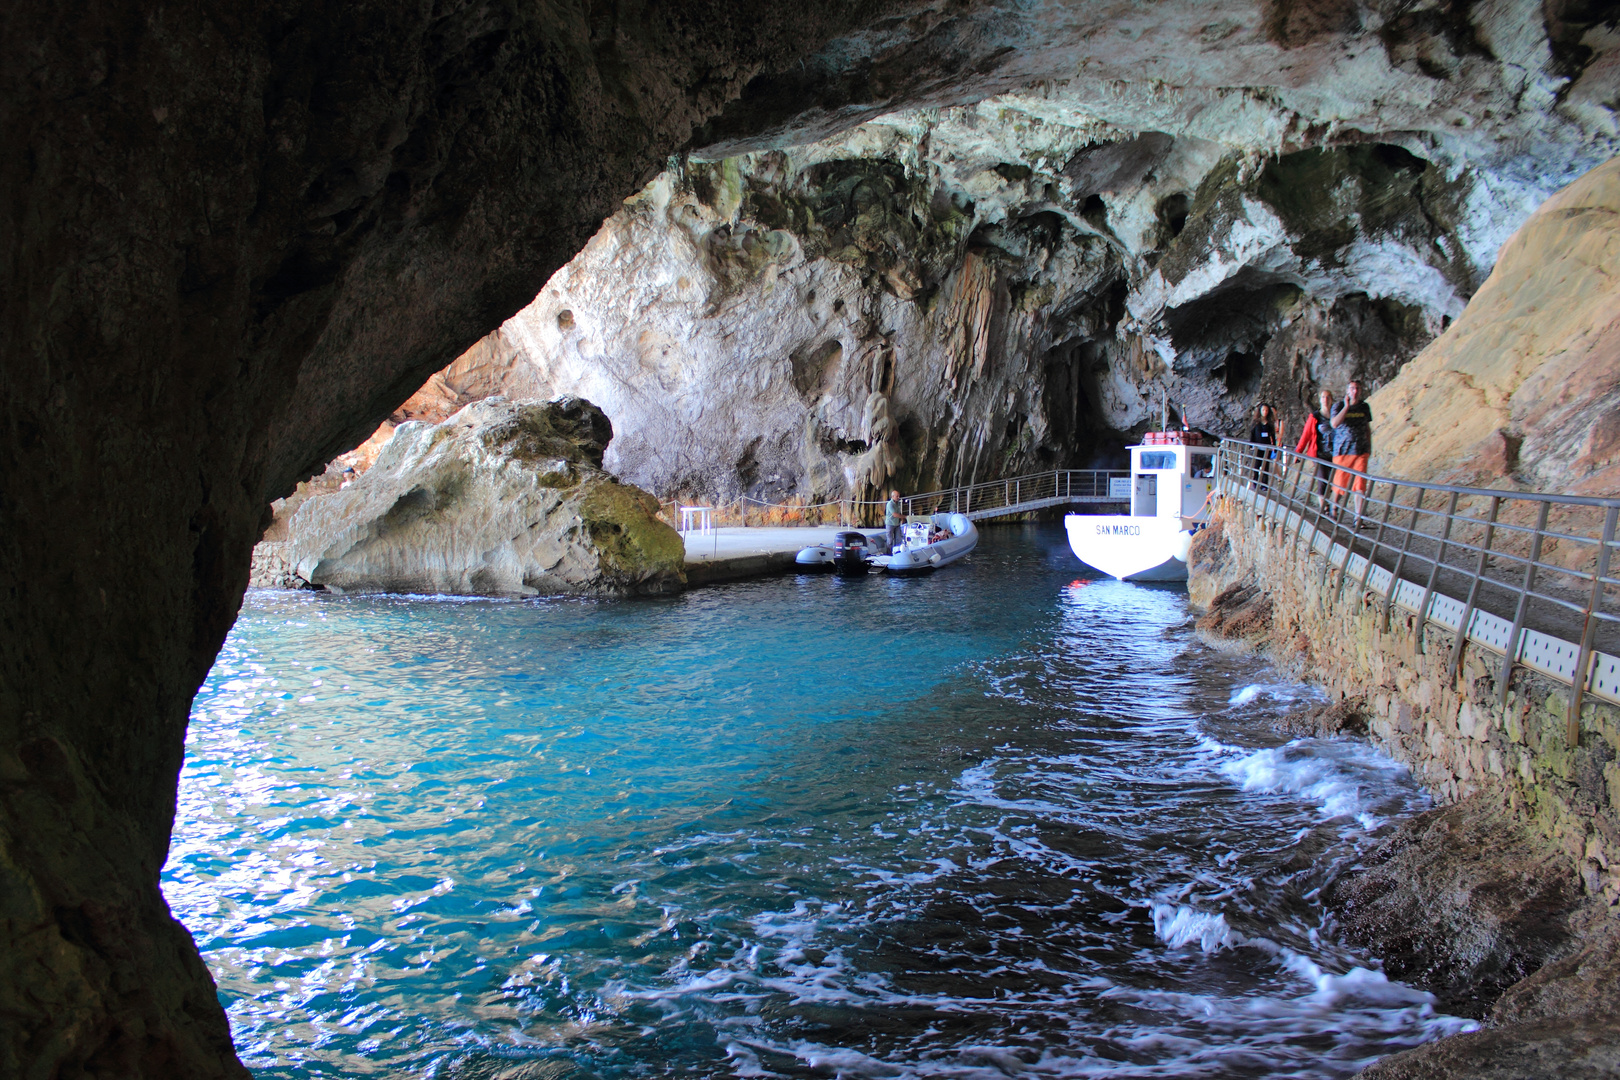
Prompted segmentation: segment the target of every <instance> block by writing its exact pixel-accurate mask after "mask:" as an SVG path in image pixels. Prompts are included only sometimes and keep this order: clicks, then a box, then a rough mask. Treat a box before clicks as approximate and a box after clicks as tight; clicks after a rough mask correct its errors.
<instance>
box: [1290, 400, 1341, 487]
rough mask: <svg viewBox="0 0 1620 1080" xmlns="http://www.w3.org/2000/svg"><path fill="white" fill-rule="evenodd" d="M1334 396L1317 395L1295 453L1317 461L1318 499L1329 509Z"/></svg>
mask: <svg viewBox="0 0 1620 1080" xmlns="http://www.w3.org/2000/svg"><path fill="white" fill-rule="evenodd" d="M1332 415H1333V395H1332V393H1330V392H1329V391H1327V390H1323V391H1322V392H1321V393H1319V394H1317V395H1316V408H1315V409H1312V410H1311V415H1310V416H1308V417H1306V418H1305V427H1304V429H1303V430H1302V431H1300V433H1299V442H1298V443H1296V444H1295V445H1294V453H1296V454H1304V455H1305V456H1306V457H1313V458H1315V459H1316V497H1317V499H1318V500H1320V501H1321V504H1322V508H1323V509H1324V510H1325V509H1327V505H1328V485H1329V483H1330V482H1331V481H1332V479H1333V421H1332V420H1331V419H1329V418H1330V417H1331V416H1332Z"/></svg>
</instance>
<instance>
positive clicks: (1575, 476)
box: [1371, 159, 1620, 495]
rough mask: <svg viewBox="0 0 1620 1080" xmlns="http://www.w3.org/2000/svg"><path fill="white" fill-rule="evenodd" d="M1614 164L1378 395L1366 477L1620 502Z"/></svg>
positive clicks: (1618, 174)
mask: <svg viewBox="0 0 1620 1080" xmlns="http://www.w3.org/2000/svg"><path fill="white" fill-rule="evenodd" d="M1617 279H1620V159H1615V160H1612V161H1609V162H1608V163H1606V164H1604V165H1601V166H1599V167H1598V168H1596V169H1593V170H1592V171H1591V172H1590V173H1588V174H1587V175H1585V176H1583V177H1581V178H1580V179H1579V180H1577V181H1576V182H1575V183H1573V184H1571V185H1570V186H1569V187H1567V188H1566V189H1564V190H1563V191H1562V192H1560V193H1558V194H1557V195H1555V196H1554V197H1553V198H1551V199H1549V200H1547V202H1546V203H1545V204H1543V205H1542V207H1541V209H1539V210H1538V211H1536V213H1535V214H1534V215H1533V216H1532V217H1531V218H1530V219H1529V220H1528V221H1526V222H1525V224H1524V225H1523V226H1522V227H1521V228H1520V229H1519V231H1518V232H1516V233H1515V234H1514V235H1513V237H1512V239H1510V240H1509V241H1508V242H1507V243H1506V244H1505V245H1504V246H1503V248H1502V253H1501V256H1500V257H1499V258H1498V260H1497V263H1496V268H1495V270H1493V271H1492V273H1491V276H1490V278H1489V279H1488V280H1487V281H1486V282H1485V284H1484V286H1483V287H1482V288H1481V289H1480V290H1479V292H1478V293H1477V294H1476V295H1475V296H1474V298H1473V300H1471V301H1470V302H1469V305H1468V308H1467V310H1465V311H1464V312H1463V313H1462V315H1461V317H1460V318H1458V319H1457V321H1456V322H1455V323H1453V324H1452V325H1451V327H1450V328H1449V329H1448V330H1447V331H1446V332H1445V333H1444V334H1442V335H1441V336H1440V337H1439V339H1437V340H1436V341H1435V342H1434V344H1432V345H1430V346H1429V347H1428V348H1427V349H1425V350H1424V351H1423V352H1422V354H1420V355H1419V356H1418V357H1417V358H1416V359H1415V360H1413V361H1412V362H1411V363H1410V364H1408V365H1407V366H1406V368H1405V369H1404V370H1403V371H1402V372H1401V373H1400V375H1399V376H1398V377H1397V378H1396V379H1395V380H1394V381H1393V382H1392V383H1390V385H1389V386H1387V387H1386V388H1384V389H1383V390H1381V391H1379V392H1378V393H1377V394H1375V395H1373V397H1372V400H1371V404H1372V408H1373V418H1374V428H1373V444H1374V450H1375V457H1376V460H1375V461H1374V468H1375V469H1376V470H1383V471H1387V472H1390V473H1392V474H1395V475H1400V476H1410V477H1415V478H1418V479H1438V480H1453V481H1460V482H1473V483H1480V484H1485V485H1496V484H1498V483H1501V482H1504V481H1505V482H1506V483H1508V484H1509V485H1510V486H1511V485H1522V486H1524V487H1527V488H1531V489H1535V490H1540V491H1562V492H1569V493H1575V494H1586V495H1613V494H1615V493H1616V492H1620V290H1616V288H1615V281H1616V280H1617Z"/></svg>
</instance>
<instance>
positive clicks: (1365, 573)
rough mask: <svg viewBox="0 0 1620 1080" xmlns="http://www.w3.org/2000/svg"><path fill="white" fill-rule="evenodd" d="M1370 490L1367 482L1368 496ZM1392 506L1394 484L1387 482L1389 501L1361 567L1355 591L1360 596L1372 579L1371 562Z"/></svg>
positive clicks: (1381, 541)
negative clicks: (1364, 564)
mask: <svg viewBox="0 0 1620 1080" xmlns="http://www.w3.org/2000/svg"><path fill="white" fill-rule="evenodd" d="M1372 490H1373V484H1372V482H1370V481H1369V482H1368V484H1367V492H1368V494H1369V495H1370V494H1371V493H1372ZM1394 505H1395V482H1394V481H1393V480H1391V481H1390V482H1389V499H1388V500H1387V501H1385V503H1384V516H1383V517H1382V518H1379V519H1378V531H1377V532H1375V533H1373V542H1372V550H1371V551H1369V552H1367V565H1366V566H1364V567H1362V570H1361V584H1359V585H1358V586H1356V588H1357V591H1358V592H1359V593H1360V594H1361V595H1362V596H1365V595H1366V594H1367V581H1368V579H1369V578H1371V577H1372V571H1373V561H1374V558H1375V556H1377V554H1378V548H1379V545H1380V544H1382V543H1383V541H1384V529H1386V528H1387V527H1388V526H1389V512H1390V510H1391V509H1392V508H1393V507H1394Z"/></svg>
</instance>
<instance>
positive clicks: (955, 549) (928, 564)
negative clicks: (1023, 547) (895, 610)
mask: <svg viewBox="0 0 1620 1080" xmlns="http://www.w3.org/2000/svg"><path fill="white" fill-rule="evenodd" d="M978 546H979V530H978V529H977V528H976V527H975V526H974V524H973V522H972V521H971V520H970V519H969V518H968V517H967V515H966V514H935V515H934V516H933V517H931V518H929V519H928V520H927V521H926V522H915V523H913V524H910V525H905V526H903V527H902V528H901V531H900V546H899V547H897V548H895V549H894V551H893V552H892V553H890V554H888V555H879V556H877V557H876V558H874V559H873V560H872V564H873V565H874V566H879V567H881V568H882V569H883V570H884V571H886V572H887V573H890V574H927V573H930V572H931V571H934V570H937V569H939V568H940V567H941V566H949V565H950V564H951V563H953V562H956V561H957V560H958V559H960V558H962V557H963V556H965V555H967V553H968V552H970V551H972V550H973V549H974V548H976V547H978Z"/></svg>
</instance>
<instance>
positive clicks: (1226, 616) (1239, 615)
mask: <svg viewBox="0 0 1620 1080" xmlns="http://www.w3.org/2000/svg"><path fill="white" fill-rule="evenodd" d="M1272 607H1273V605H1272V601H1271V596H1270V595H1269V594H1268V593H1266V592H1265V590H1263V589H1262V588H1261V587H1260V585H1259V583H1258V582H1255V581H1252V580H1244V581H1237V582H1233V583H1232V584H1231V585H1229V586H1227V587H1226V588H1225V589H1222V590H1221V591H1220V592H1219V593H1217V594H1216V595H1215V598H1214V599H1213V600H1211V601H1210V603H1209V608H1208V609H1207V610H1206V611H1205V612H1204V614H1202V615H1200V616H1199V617H1198V622H1197V623H1196V624H1195V626H1196V627H1197V629H1198V633H1199V636H1200V637H1202V638H1203V639H1204V640H1205V641H1207V642H1210V643H1211V644H1213V645H1215V646H1216V647H1217V648H1221V647H1234V646H1235V647H1239V648H1243V649H1245V650H1249V649H1255V648H1258V647H1260V646H1261V645H1262V644H1263V643H1264V642H1265V641H1266V639H1267V638H1269V637H1270V636H1271V630H1272Z"/></svg>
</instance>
